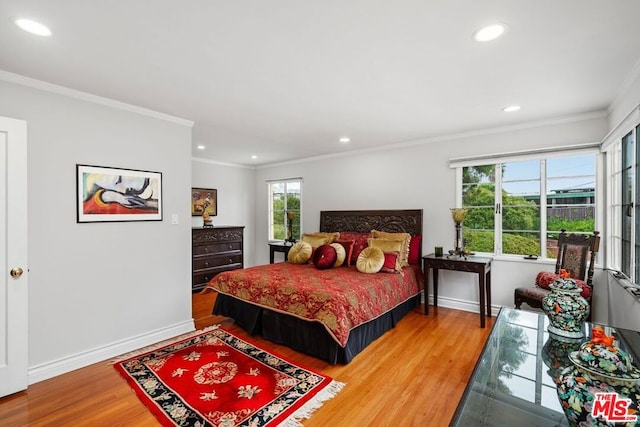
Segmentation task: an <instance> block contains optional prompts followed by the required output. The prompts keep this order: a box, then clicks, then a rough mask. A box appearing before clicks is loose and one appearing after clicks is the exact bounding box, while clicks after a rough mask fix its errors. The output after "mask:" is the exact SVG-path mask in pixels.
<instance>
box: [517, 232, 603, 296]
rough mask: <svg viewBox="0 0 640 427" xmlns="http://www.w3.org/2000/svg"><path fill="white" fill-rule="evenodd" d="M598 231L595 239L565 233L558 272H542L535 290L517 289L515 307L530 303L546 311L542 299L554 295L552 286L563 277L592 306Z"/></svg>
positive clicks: (533, 288) (560, 247)
mask: <svg viewBox="0 0 640 427" xmlns="http://www.w3.org/2000/svg"><path fill="white" fill-rule="evenodd" d="M599 234H600V233H599V232H598V231H594V232H593V234H591V235H584V234H567V232H566V230H562V231H561V233H560V234H559V235H558V256H557V258H556V269H555V272H551V271H541V272H539V273H538V275H537V276H536V281H535V286H531V287H526V288H517V289H516V290H515V292H514V296H513V298H514V303H515V306H516V308H518V309H519V308H520V306H521V305H522V303H523V302H524V303H527V305H528V306H529V307H532V308H542V299H543V298H544V297H545V296H546V295H548V294H549V293H550V292H551V289H550V288H549V285H551V284H552V283H553V282H554V281H555V280H556V279H557V278H559V277H560V274H561V270H564V271H563V272H562V273H563V275H564V274H567V275H568V276H569V277H571V278H572V279H575V280H576V283H577V284H578V286H580V288H581V289H582V292H581V294H582V296H583V297H584V298H585V299H586V300H587V302H589V304H591V295H592V293H593V270H594V267H595V258H596V254H597V253H598V250H599V248H600V236H599Z"/></svg>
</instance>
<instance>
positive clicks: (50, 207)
mask: <svg viewBox="0 0 640 427" xmlns="http://www.w3.org/2000/svg"><path fill="white" fill-rule="evenodd" d="M0 115H2V116H7V117H14V118H19V119H24V120H26V121H27V126H28V167H29V171H28V180H29V182H28V188H29V190H28V191H29V195H28V200H29V217H28V222H29V382H30V383H33V382H35V381H39V380H42V379H45V378H48V377H51V376H54V375H57V374H60V373H63V372H66V371H68V370H71V369H74V368H77V367H80V366H83V365H86V364H89V363H93V362H95V361H98V360H104V359H105V358H107V357H110V356H113V355H115V354H118V352H120V353H121V352H124V351H129V350H133V349H135V348H137V347H139V346H141V345H145V344H150V343H152V342H156V341H158V340H159V339H163V338H167V337H170V336H174V335H176V334H177V333H179V332H184V331H188V330H192V329H193V321H192V319H191V219H190V212H189V188H190V186H191V127H190V126H188V125H185V124H180V123H179V122H170V121H166V120H161V119H158V118H154V117H151V116H149V115H142V114H137V113H134V112H130V111H124V110H122V109H118V108H112V107H110V106H106V105H100V104H96V103H93V102H87V101H84V100H82V99H79V98H77V97H68V96H64V95H60V94H56V93H52V92H48V91H43V90H39V89H35V88H31V87H27V86H23V85H19V84H14V83H8V82H2V81H0ZM78 163H80V164H90V165H99V166H110V167H122V168H130V169H142V170H150V171H156V172H161V173H162V184H163V194H162V195H163V211H164V219H163V221H161V222H119V223H91V224H87V223H84V224H78V223H76V211H75V209H76V200H75V194H76V164H78ZM171 214H177V215H178V218H179V224H178V225H171V221H170V217H171Z"/></svg>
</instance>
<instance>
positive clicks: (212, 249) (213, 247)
mask: <svg viewBox="0 0 640 427" xmlns="http://www.w3.org/2000/svg"><path fill="white" fill-rule="evenodd" d="M241 249H242V242H219V243H209V244H208V245H196V246H194V247H193V256H199V255H208V254H218V253H225V252H232V251H240V250H241Z"/></svg>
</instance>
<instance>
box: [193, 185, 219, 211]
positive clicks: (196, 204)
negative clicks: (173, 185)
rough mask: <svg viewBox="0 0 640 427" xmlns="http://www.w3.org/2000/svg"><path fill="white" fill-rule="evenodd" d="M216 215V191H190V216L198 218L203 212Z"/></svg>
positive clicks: (201, 189) (205, 189)
mask: <svg viewBox="0 0 640 427" xmlns="http://www.w3.org/2000/svg"><path fill="white" fill-rule="evenodd" d="M205 210H206V211H207V213H208V214H209V215H211V216H216V215H218V190H216V189H214V188H192V189H191V216H200V215H202V214H203V213H204V211H205Z"/></svg>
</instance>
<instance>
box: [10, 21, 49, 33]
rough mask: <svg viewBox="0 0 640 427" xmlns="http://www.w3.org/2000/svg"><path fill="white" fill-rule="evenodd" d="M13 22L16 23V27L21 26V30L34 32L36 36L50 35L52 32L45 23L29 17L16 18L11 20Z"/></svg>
mask: <svg viewBox="0 0 640 427" xmlns="http://www.w3.org/2000/svg"><path fill="white" fill-rule="evenodd" d="M13 23H14V24H16V25H17V26H18V27H20V28H22V29H23V30H25V31H27V32H29V33H31V34H35V35H37V36H42V37H51V34H52V33H51V30H50V29H49V28H47V27H46V26H45V25H43V24H41V23H39V22H36V21H32V20H31V19H25V18H16V19H14V20H13Z"/></svg>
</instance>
